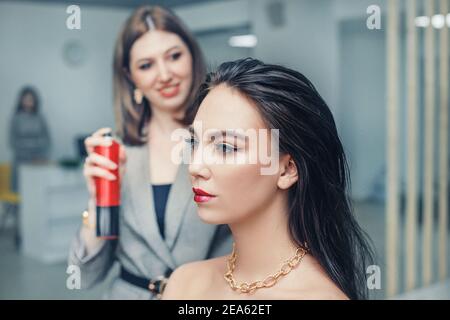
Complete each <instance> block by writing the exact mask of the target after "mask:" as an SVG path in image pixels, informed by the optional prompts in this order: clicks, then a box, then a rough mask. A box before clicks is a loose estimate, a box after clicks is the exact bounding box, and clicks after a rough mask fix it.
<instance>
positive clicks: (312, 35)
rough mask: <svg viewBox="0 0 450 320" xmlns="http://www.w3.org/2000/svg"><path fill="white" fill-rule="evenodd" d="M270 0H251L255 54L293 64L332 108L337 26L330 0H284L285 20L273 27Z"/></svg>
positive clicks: (334, 89)
mask: <svg viewBox="0 0 450 320" xmlns="http://www.w3.org/2000/svg"><path fill="white" fill-rule="evenodd" d="M270 2H271V1H270V0H251V1H250V6H251V8H252V9H251V16H250V17H251V21H252V27H253V31H254V33H255V34H256V35H257V37H258V46H257V47H256V48H255V55H256V57H257V58H259V59H262V60H263V61H265V62H271V63H279V64H283V65H285V66H287V67H291V68H294V69H296V70H298V71H300V72H302V73H303V74H304V75H305V76H307V77H308V78H309V79H310V80H311V81H312V82H313V84H314V85H315V86H316V87H317V89H318V91H319V92H320V93H321V95H322V96H323V98H324V99H325V101H326V102H327V103H328V104H329V106H330V108H331V109H332V110H333V111H336V107H337V81H336V80H337V70H338V65H337V63H338V50H337V48H338V47H337V29H336V21H335V19H334V7H333V1H332V0H314V1H310V0H284V1H281V2H282V3H283V4H284V6H285V10H284V12H285V24H284V25H283V26H281V27H278V28H274V27H273V26H272V25H271V23H270V21H269V19H268V13H267V5H268V4H269V3H270Z"/></svg>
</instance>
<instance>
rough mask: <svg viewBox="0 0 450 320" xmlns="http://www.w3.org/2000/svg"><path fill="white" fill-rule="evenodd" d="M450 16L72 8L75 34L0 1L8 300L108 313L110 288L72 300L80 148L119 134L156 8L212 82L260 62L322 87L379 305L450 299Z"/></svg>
mask: <svg viewBox="0 0 450 320" xmlns="http://www.w3.org/2000/svg"><path fill="white" fill-rule="evenodd" d="M446 1H447V0H444V1H435V0H418V1H417V2H415V1H409V0H408V1H400V0H398V1H396V0H391V1H388V0H386V1H382V0H230V1H225V0H165V1H162V0H160V1H151V0H150V1H143V0H126V1H125V0H78V1H76V4H77V5H78V6H79V7H80V9H81V29H79V30H76V29H75V30H70V29H68V28H67V27H66V20H67V18H68V16H69V15H70V14H69V13H67V12H66V9H67V7H68V6H69V5H71V4H75V3H72V2H71V1H65V0H40V1H39V0H36V1H0V84H1V85H0V163H1V165H0V169H1V175H0V178H1V183H0V184H1V191H0V193H1V197H0V202H1V205H2V206H1V207H0V298H1V299H92V298H100V297H101V293H102V290H103V289H104V288H103V287H102V286H99V287H96V288H93V289H90V290H69V289H68V288H67V287H66V279H67V276H68V274H67V273H66V268H67V265H66V258H67V253H68V248H69V243H70V241H71V239H72V237H73V236H74V234H75V232H76V230H77V228H78V227H79V225H80V223H81V212H82V211H83V210H84V209H85V206H86V202H87V199H88V195H87V190H86V189H85V183H84V179H83V176H82V169H81V163H82V161H83V156H84V150H83V147H82V141H83V138H84V137H85V136H86V135H89V134H91V133H92V132H94V131H95V130H96V129H98V128H100V127H105V126H110V127H114V113H113V107H112V106H113V101H112V96H113V94H112V55H113V46H114V42H115V39H116V36H117V34H118V31H119V29H120V27H121V25H122V24H123V23H124V21H125V19H126V18H127V16H128V15H129V14H130V13H131V11H132V10H133V9H134V8H136V7H137V6H139V5H141V4H160V5H164V6H167V7H170V8H172V9H173V10H174V11H175V12H176V13H177V14H178V15H179V16H180V17H181V18H182V19H183V20H184V21H185V23H186V24H187V25H188V27H189V28H190V29H191V30H192V31H193V32H194V33H195V35H196V36H197V39H198V40H199V42H200V45H201V47H202V49H203V51H204V54H205V56H206V59H207V62H208V66H209V67H210V68H214V67H215V66H217V65H218V64H220V63H221V62H224V61H227V60H234V59H237V58H241V57H247V56H252V57H255V58H258V59H261V60H263V61H264V62H271V63H279V64H283V65H285V66H288V67H291V68H294V69H296V70H299V71H300V72H302V73H304V74H305V75H306V76H307V77H308V78H309V79H311V80H312V82H313V83H314V84H315V85H316V87H317V88H318V91H319V92H320V93H321V94H322V96H323V97H324V99H325V100H326V102H327V103H328V105H329V106H330V108H331V110H332V111H333V113H334V116H335V120H336V123H337V126H338V130H339V133H340V136H341V139H342V141H343V143H344V146H345V150H346V153H347V156H348V160H349V163H350V170H351V179H352V187H351V198H352V200H353V204H354V208H355V214H356V215H357V219H358V221H359V222H360V224H361V225H362V227H363V228H364V229H365V230H366V231H367V232H368V234H369V236H370V237H371V238H372V240H373V242H374V245H375V248H376V251H377V261H376V263H377V266H378V267H379V270H380V274H379V276H380V281H381V284H380V286H379V287H377V288H373V289H372V290H371V292H370V294H371V298H373V299H386V298H399V299H415V298H425V299H428V298H429V299H433V298H436V299H450V281H449V266H448V265H449V263H448V261H449V259H450V258H449V257H450V255H449V253H448V251H449V248H450V245H449V240H448V237H447V232H448V229H449V223H448V218H447V216H448V213H447V211H448V210H447V200H448V191H447V181H448V178H447V173H446V171H447V167H448V139H447V136H448V130H447V126H448V125H447V122H448V112H447V111H446V109H447V107H448V97H447V95H448V94H447V93H448V79H447V76H446V74H448V60H449V59H448V57H449V55H448V49H446V48H447V47H448V42H446V40H445V38H448V33H446V32H447V31H444V30H447V29H448V28H449V26H450V15H449V16H447V12H448V10H447V9H446V7H445V2H446ZM411 3H414V4H413V5H411ZM430 3H432V6H431V7H429V5H430ZM411 6H414V8H413V9H414V10H413V9H412V8H411ZM449 7H450V5H449V4H447V8H449ZM441 9H442V10H444V11H442V10H441ZM377 17H378V19H379V20H377ZM427 19H428V20H427ZM389 21H390V22H389ZM411 39H415V41H416V42H415V45H414V42H413V45H412V46H411ZM411 71H413V72H411ZM411 79H412V80H416V81H412V82H411ZM25 86H31V87H32V88H33V89H34V91H35V92H36V93H37V96H38V100H39V108H40V110H39V113H40V114H41V117H42V119H43V120H42V121H41V122H39V123H40V124H39V125H40V126H41V132H42V136H41V137H40V138H39V139H37V138H36V139H37V140H39V141H38V142H36V143H41V144H42V148H41V149H40V151H36V152H38V153H39V156H38V157H37V158H35V159H34V160H33V161H32V162H30V161H25V160H24V161H23V164H22V165H21V166H20V169H19V170H18V172H17V175H18V182H19V188H18V189H16V190H15V189H14V186H13V185H11V184H10V183H9V175H11V174H12V173H13V168H12V163H13V161H14V153H13V148H14V144H15V143H17V142H15V141H11V139H10V134H11V130H12V129H11V124H13V121H14V120H13V118H14V117H13V116H14V113H15V110H16V108H17V104H18V99H19V94H20V92H21V89H22V88H23V87H25ZM32 100H33V99H32ZM411 110H412V111H411ZM427 110H428V111H427ZM429 110H431V111H429ZM444 118H445V119H444ZM444 120H445V121H444ZM411 137H416V138H415V139H411ZM388 138H389V139H388ZM430 145H432V146H434V147H433V148H429V146H430ZM446 146H447V147H446ZM36 159H37V160H36ZM411 177H414V178H411ZM427 177H428V178H427ZM411 179H412V180H411ZM388 182H389V183H388ZM411 183H413V184H412V187H411ZM414 183H415V184H414ZM424 217H425V219H424ZM411 239H412V240H411ZM410 240H411V241H412V242H411V241H410ZM114 272H117V270H113V271H111V273H114ZM107 282H108V280H107V281H105V286H106V285H107Z"/></svg>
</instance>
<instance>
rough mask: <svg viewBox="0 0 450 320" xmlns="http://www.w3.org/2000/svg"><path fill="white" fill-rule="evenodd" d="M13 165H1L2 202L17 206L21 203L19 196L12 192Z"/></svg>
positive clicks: (0, 188) (0, 189) (0, 193)
mask: <svg viewBox="0 0 450 320" xmlns="http://www.w3.org/2000/svg"><path fill="white" fill-rule="evenodd" d="M10 181H11V165H10V164H8V163H2V164H0V202H5V203H7V204H11V205H16V204H19V202H20V197H19V194H17V193H15V192H13V191H11V184H10Z"/></svg>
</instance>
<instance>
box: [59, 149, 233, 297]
mask: <svg viewBox="0 0 450 320" xmlns="http://www.w3.org/2000/svg"><path fill="white" fill-rule="evenodd" d="M125 148H126V153H127V162H126V171H125V174H124V176H123V179H122V183H121V210H120V211H121V213H120V226H119V227H120V237H119V240H118V241H117V242H116V243H115V242H114V241H107V242H106V243H105V244H104V245H103V246H102V247H100V248H99V249H98V250H97V251H96V252H93V253H92V254H90V255H86V248H85V244H84V243H83V241H82V239H81V237H80V232H78V233H77V235H76V236H75V239H74V241H73V243H72V246H71V249H70V253H69V259H68V263H69V265H78V266H79V267H80V271H81V286H82V288H89V287H91V286H93V285H95V284H97V283H99V282H100V281H102V280H103V279H104V278H105V276H106V275H107V273H108V271H109V270H110V269H111V267H112V265H113V263H114V261H118V262H119V264H120V265H121V266H123V267H125V268H126V269H127V270H128V271H129V272H131V273H133V274H135V275H137V276H140V277H145V278H150V279H153V278H156V277H158V276H161V275H163V274H164V273H165V272H166V270H167V268H170V269H172V270H175V269H176V268H177V267H178V266H180V265H182V264H184V263H187V262H191V261H196V260H203V259H207V258H211V257H216V256H221V255H226V254H229V253H230V251H231V245H232V239H231V234H230V231H229V228H228V226H226V225H221V226H216V225H209V224H206V223H204V222H202V221H201V220H200V218H199V217H198V215H197V211H196V204H195V202H194V201H193V196H192V187H191V183H190V179H189V174H188V169H187V165H186V164H181V165H180V167H179V168H178V172H177V175H176V178H175V181H174V183H173V184H172V187H171V189H170V193H169V196H168V200H167V205H166V216H165V217H166V218H165V238H164V239H163V238H162V237H161V235H160V232H159V228H158V223H157V220H156V214H155V209H154V203H153V194H152V190H151V185H150V181H151V180H150V176H149V168H148V164H149V157H148V145H144V146H138V147H130V146H126V147H125ZM104 298H108V299H154V298H155V297H154V294H153V293H152V292H150V291H148V290H144V289H141V288H139V287H136V286H134V285H132V284H130V283H128V282H125V281H124V280H122V279H120V278H119V277H118V276H117V277H116V278H115V279H114V280H113V282H112V284H111V286H110V287H109V290H108V291H107V292H106V293H105V296H104Z"/></svg>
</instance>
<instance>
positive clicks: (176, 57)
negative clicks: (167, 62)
mask: <svg viewBox="0 0 450 320" xmlns="http://www.w3.org/2000/svg"><path fill="white" fill-rule="evenodd" d="M180 57H181V52H176V53H173V54H172V55H171V58H172V60H178V59H179V58H180Z"/></svg>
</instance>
